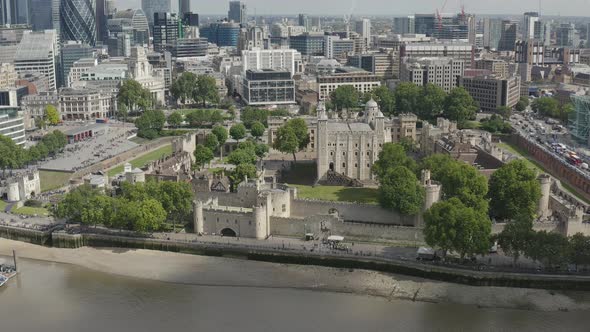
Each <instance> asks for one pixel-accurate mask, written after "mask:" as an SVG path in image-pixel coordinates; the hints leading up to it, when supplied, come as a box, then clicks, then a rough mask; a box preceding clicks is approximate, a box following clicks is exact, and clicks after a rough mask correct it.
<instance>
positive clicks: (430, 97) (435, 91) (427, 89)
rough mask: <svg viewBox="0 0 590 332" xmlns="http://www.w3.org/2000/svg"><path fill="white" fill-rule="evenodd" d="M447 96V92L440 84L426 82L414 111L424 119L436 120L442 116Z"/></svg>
mask: <svg viewBox="0 0 590 332" xmlns="http://www.w3.org/2000/svg"><path fill="white" fill-rule="evenodd" d="M446 96H447V94H446V92H445V91H444V90H443V89H442V88H441V87H439V86H438V85H435V84H432V83H428V84H426V85H425V86H424V87H423V88H422V91H421V94H420V96H419V97H418V100H417V102H416V110H415V111H414V112H413V113H415V114H416V115H417V116H418V117H419V118H420V119H423V120H434V119H436V118H437V117H439V116H442V114H443V112H444V103H445V98H446Z"/></svg>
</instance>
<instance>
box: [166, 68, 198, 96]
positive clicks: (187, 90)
mask: <svg viewBox="0 0 590 332" xmlns="http://www.w3.org/2000/svg"><path fill="white" fill-rule="evenodd" d="M196 86H197V76H196V75H195V74H193V73H191V72H184V73H182V74H181V75H180V76H179V77H178V78H177V79H176V80H175V81H174V82H173V83H172V86H170V94H171V95H172V96H173V97H174V98H176V101H178V100H179V99H180V101H181V102H182V103H183V104H186V102H187V101H188V100H190V99H192V98H193V91H194V89H195V87H196Z"/></svg>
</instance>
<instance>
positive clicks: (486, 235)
mask: <svg viewBox="0 0 590 332" xmlns="http://www.w3.org/2000/svg"><path fill="white" fill-rule="evenodd" d="M424 223H425V227H424V236H425V240H426V243H428V245H430V246H433V247H438V248H440V249H442V250H444V251H449V250H452V251H455V252H457V253H459V254H460V255H461V258H465V257H471V256H474V255H477V254H485V253H487V252H488V250H489V248H490V233H491V230H492V224H491V222H490V220H489V218H487V216H486V215H484V214H482V213H480V212H478V211H477V210H476V209H473V208H471V207H469V206H466V205H465V204H463V203H462V202H461V200H460V199H458V198H456V197H453V198H451V199H448V200H445V201H441V202H438V203H435V204H434V205H433V206H432V207H431V208H430V209H428V211H426V213H425V214H424Z"/></svg>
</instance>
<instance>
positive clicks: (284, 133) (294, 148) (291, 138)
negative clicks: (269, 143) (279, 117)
mask: <svg viewBox="0 0 590 332" xmlns="http://www.w3.org/2000/svg"><path fill="white" fill-rule="evenodd" d="M308 144H309V134H308V133H307V124H306V123H305V120H303V119H301V118H297V119H291V120H289V121H287V122H286V123H285V124H284V125H283V126H281V127H280V128H279V130H278V131H277V137H276V139H275V142H274V148H275V149H277V150H279V151H281V152H282V153H291V154H293V160H294V161H295V162H297V157H296V155H295V154H296V153H297V152H299V151H301V150H303V149H305V148H306V147H307V145H308Z"/></svg>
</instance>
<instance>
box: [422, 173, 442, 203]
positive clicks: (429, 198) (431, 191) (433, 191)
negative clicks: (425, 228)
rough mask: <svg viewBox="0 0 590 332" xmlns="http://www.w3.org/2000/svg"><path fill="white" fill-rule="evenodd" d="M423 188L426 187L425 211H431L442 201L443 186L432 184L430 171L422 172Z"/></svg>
mask: <svg viewBox="0 0 590 332" xmlns="http://www.w3.org/2000/svg"><path fill="white" fill-rule="evenodd" d="M421 182H422V187H424V191H425V197H424V211H426V210H428V209H430V207H431V206H433V205H434V204H435V203H436V202H438V201H440V190H441V186H440V185H439V184H436V183H434V182H432V180H431V179H430V170H427V169H425V170H422V175H421Z"/></svg>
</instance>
